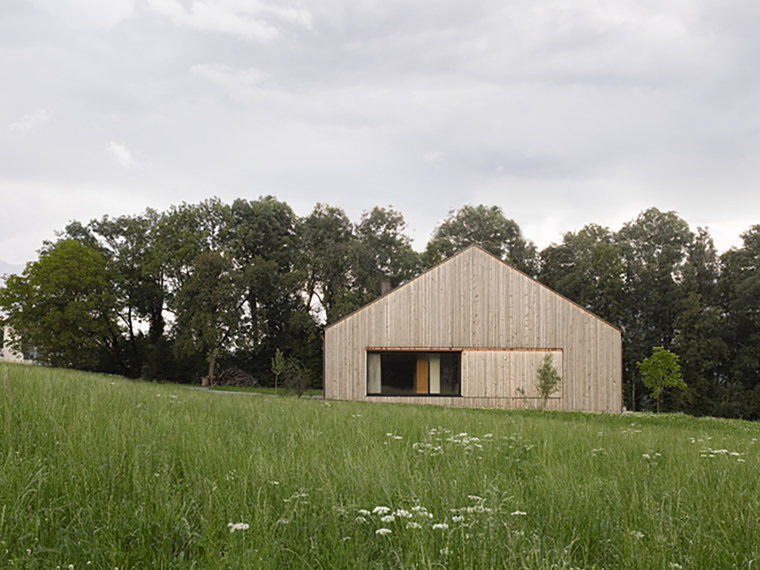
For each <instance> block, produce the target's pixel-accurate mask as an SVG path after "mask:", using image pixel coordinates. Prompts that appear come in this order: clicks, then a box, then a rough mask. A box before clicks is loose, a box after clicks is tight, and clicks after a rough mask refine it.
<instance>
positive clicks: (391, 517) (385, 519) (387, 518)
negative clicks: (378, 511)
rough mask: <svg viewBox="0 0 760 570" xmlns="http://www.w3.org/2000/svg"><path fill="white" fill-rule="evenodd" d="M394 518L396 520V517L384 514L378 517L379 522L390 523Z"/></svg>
mask: <svg viewBox="0 0 760 570" xmlns="http://www.w3.org/2000/svg"><path fill="white" fill-rule="evenodd" d="M395 520H396V517H394V516H393V515H385V516H384V517H380V522H384V523H392V522H393V521H395Z"/></svg>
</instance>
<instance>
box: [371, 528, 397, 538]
mask: <svg viewBox="0 0 760 570" xmlns="http://www.w3.org/2000/svg"><path fill="white" fill-rule="evenodd" d="M392 532H393V531H392V530H391V529H389V528H379V529H377V530H376V531H375V534H379V535H381V536H384V535H386V534H391V533H392Z"/></svg>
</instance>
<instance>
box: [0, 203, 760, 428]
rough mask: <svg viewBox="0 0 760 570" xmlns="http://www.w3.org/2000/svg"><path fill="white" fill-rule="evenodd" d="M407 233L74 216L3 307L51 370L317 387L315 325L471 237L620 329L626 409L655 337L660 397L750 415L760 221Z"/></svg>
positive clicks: (384, 212)
mask: <svg viewBox="0 0 760 570" xmlns="http://www.w3.org/2000/svg"><path fill="white" fill-rule="evenodd" d="M407 230H408V227H407V224H406V222H405V221H404V218H403V216H402V214H401V213H399V212H397V211H396V210H394V209H393V208H391V207H388V208H381V207H375V208H373V209H372V210H369V211H366V212H364V213H363V214H362V215H361V218H360V219H359V220H358V222H352V221H351V220H350V219H349V218H348V216H347V215H346V214H345V212H344V211H343V210H342V209H340V208H337V207H333V206H329V205H325V204H317V205H316V206H315V208H314V209H313V211H312V212H311V213H310V214H309V215H307V216H305V217H299V216H296V215H295V213H294V212H293V210H292V209H291V208H290V206H288V205H287V204H286V203H284V202H281V201H278V200H277V199H276V198H274V197H272V196H266V197H261V198H259V199H257V200H252V201H250V200H244V199H238V200H236V201H234V202H233V203H232V204H224V203H222V202H221V201H220V200H218V199H210V200H206V201H204V202H201V203H199V204H182V205H179V206H173V207H171V208H170V209H169V210H168V211H166V212H157V211H154V210H150V209H148V210H146V211H145V212H144V213H143V214H141V215H136V216H122V217H119V218H110V217H108V216H106V217H104V218H102V219H100V220H92V221H90V222H89V223H87V224H82V223H80V222H77V221H74V222H71V223H70V224H69V225H68V226H67V227H66V228H65V229H64V230H63V231H61V232H59V234H58V239H57V240H55V241H54V242H49V243H45V244H44V246H43V248H42V249H41V250H40V252H39V259H38V260H37V261H35V262H32V263H29V264H28V265H27V267H26V269H25V270H24V272H23V273H22V274H21V275H18V276H8V277H6V280H5V285H4V286H3V287H2V288H0V307H2V308H3V309H4V311H5V313H6V317H5V320H6V322H7V323H8V324H10V325H11V326H12V327H13V329H14V330H16V331H23V333H22V334H21V335H19V336H20V338H22V340H23V342H24V343H25V344H26V345H27V346H28V347H31V346H34V347H36V348H37V349H38V350H39V355H38V358H39V359H40V360H42V361H44V362H46V363H48V364H51V365H53V366H60V367H69V368H78V369H83V370H93V371H100V372H108V373H114V374H121V375H125V376H128V377H134V378H137V377H142V378H145V379H150V380H164V381H173V382H191V381H193V382H194V381H197V379H198V378H199V377H201V376H205V378H207V379H213V377H214V376H215V374H216V373H217V372H218V371H219V370H220V369H222V368H227V367H237V368H240V369H241V370H244V371H246V372H248V373H249V374H251V375H253V376H254V377H255V378H257V379H258V380H259V381H260V382H262V383H263V384H272V383H273V382H274V375H273V366H272V363H273V359H275V357H277V358H280V357H281V356H282V355H286V356H287V358H288V359H289V361H290V362H291V363H293V365H297V366H298V367H299V370H301V371H302V372H303V375H305V376H308V377H309V378H311V380H312V382H313V383H315V384H316V385H318V384H319V383H320V382H321V377H322V376H321V375H322V332H323V330H324V327H325V326H326V325H328V324H330V323H332V322H335V321H336V320H338V319H340V318H342V317H344V316H346V315H348V314H349V313H351V312H352V311H354V310H356V309H358V308H359V307H361V306H362V305H364V304H366V303H367V302H369V301H371V300H372V299H374V298H376V297H377V296H379V295H380V292H381V283H382V282H383V281H388V282H390V285H391V287H397V286H399V285H401V284H403V283H404V282H406V281H408V280H410V279H412V278H414V277H415V276H417V275H419V274H420V273H421V272H422V271H424V270H426V269H427V268H429V267H431V266H433V265H435V264H436V263H439V262H440V261H442V260H444V259H446V258H447V257H449V256H451V255H453V254H454V253H456V252H457V251H459V250H461V249H462V248H464V247H466V246H467V245H469V244H472V243H477V244H479V245H481V246H482V247H483V248H484V249H486V250H487V251H489V252H491V253H492V254H494V255H495V256H497V257H499V258H500V259H503V260H504V261H506V262H507V263H509V264H511V265H513V266H514V267H516V268H517V269H519V270H521V271H523V272H525V273H526V274H528V275H529V276H531V277H533V278H535V279H538V280H539V281H540V282H542V283H544V284H545V285H547V286H549V287H551V288H552V289H554V290H555V291H557V292H558V293H560V294H562V295H564V296H565V297H567V298H569V299H570V300H572V301H574V302H576V303H578V304H579V305H581V306H582V307H584V308H587V309H588V310H590V311H592V312H593V313H595V314H597V315H599V316H600V317H602V318H603V319H605V320H607V321H608V322H610V323H611V324H613V325H615V326H617V327H618V328H620V329H621V331H622V332H623V346H624V349H623V372H624V387H623V392H624V394H623V396H624V402H625V405H626V406H627V407H628V408H629V409H636V410H641V409H652V408H653V405H654V404H653V399H652V394H651V392H650V391H649V390H648V389H647V388H646V387H645V385H644V383H643V382H642V379H641V376H640V373H639V370H638V369H637V363H638V362H641V361H643V360H644V359H646V358H647V357H649V356H650V355H651V354H652V351H653V348H654V347H663V348H664V349H666V350H670V351H672V352H673V353H675V354H676V355H678V356H679V361H680V363H681V367H682V372H683V379H684V381H685V382H686V385H687V388H686V389H685V390H679V391H670V392H668V391H666V392H665V393H663V394H662V396H661V398H660V400H661V402H660V403H661V407H662V409H663V410H665V411H684V412H686V413H689V414H694V415H715V416H723V417H738V418H745V419H759V418H760V386H759V384H760V273H758V267H760V225H755V226H752V227H751V228H749V229H748V230H747V231H746V232H745V233H743V234H742V236H741V237H742V240H743V245H742V246H741V247H738V248H732V249H730V250H729V251H727V252H725V253H723V254H721V255H719V254H718V252H717V251H716V249H715V247H714V245H713V241H712V238H711V237H710V235H709V233H708V231H707V230H706V229H704V228H697V230H696V231H692V230H691V229H690V227H689V225H688V223H687V222H686V221H684V220H683V219H681V218H680V217H679V216H678V214H677V213H676V212H672V211H671V212H662V211H660V210H658V209H656V208H650V209H648V210H645V211H643V212H641V213H640V214H639V215H638V217H637V218H636V219H634V220H631V221H630V222H628V223H626V224H624V225H623V226H622V227H621V228H620V229H619V230H617V231H611V230H610V229H608V228H606V227H602V226H599V225H596V224H589V225H587V226H585V227H584V228H582V229H581V230H579V231H577V232H568V233H566V234H565V235H564V236H563V239H562V241H561V242H560V243H557V244H551V245H550V246H548V247H547V248H545V249H544V250H542V251H539V250H538V249H537V248H536V246H535V245H534V244H533V243H532V242H531V241H530V240H528V239H526V238H525V237H524V236H523V234H522V232H521V230H520V227H519V226H518V224H517V223H516V222H514V221H513V220H510V219H508V218H507V217H506V216H505V215H504V213H503V212H502V210H501V209H500V208H498V207H495V206H491V207H489V206H484V205H479V206H472V205H465V206H463V207H461V208H460V209H459V210H456V211H454V210H452V211H451V212H449V215H448V216H447V217H446V218H445V219H444V220H442V221H441V222H440V223H439V224H438V226H437V227H436V228H435V230H434V232H433V234H432V236H431V238H430V240H429V241H428V243H427V244H426V247H425V249H424V251H422V252H417V251H415V250H414V249H413V248H412V240H411V238H410V237H409V235H408V233H407Z"/></svg>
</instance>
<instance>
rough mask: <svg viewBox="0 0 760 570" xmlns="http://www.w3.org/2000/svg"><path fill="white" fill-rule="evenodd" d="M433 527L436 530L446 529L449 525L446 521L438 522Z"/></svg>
mask: <svg viewBox="0 0 760 570" xmlns="http://www.w3.org/2000/svg"><path fill="white" fill-rule="evenodd" d="M433 528H434V529H436V530H446V529H448V528H449V525H447V524H446V523H436V524H434V525H433Z"/></svg>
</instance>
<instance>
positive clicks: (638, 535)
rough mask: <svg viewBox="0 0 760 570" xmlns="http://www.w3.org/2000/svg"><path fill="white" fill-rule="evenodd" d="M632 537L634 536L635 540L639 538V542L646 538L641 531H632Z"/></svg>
mask: <svg viewBox="0 0 760 570" xmlns="http://www.w3.org/2000/svg"><path fill="white" fill-rule="evenodd" d="M631 536H633V537H634V538H638V539H639V540H641V539H642V538H644V533H643V532H641V531H639V530H632V531H631Z"/></svg>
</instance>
